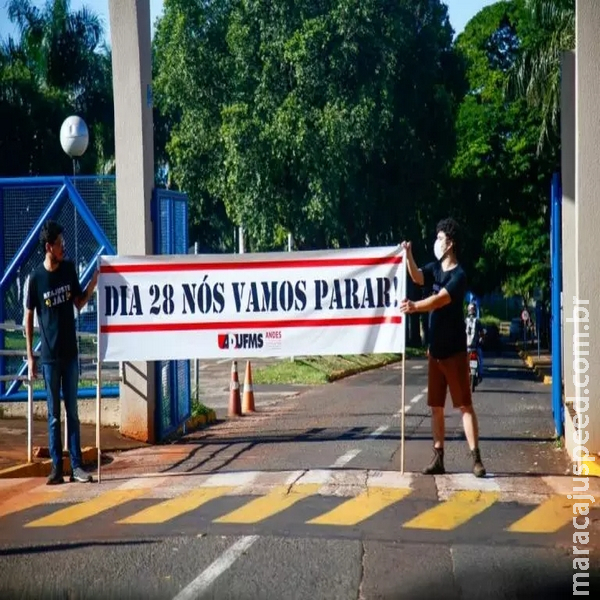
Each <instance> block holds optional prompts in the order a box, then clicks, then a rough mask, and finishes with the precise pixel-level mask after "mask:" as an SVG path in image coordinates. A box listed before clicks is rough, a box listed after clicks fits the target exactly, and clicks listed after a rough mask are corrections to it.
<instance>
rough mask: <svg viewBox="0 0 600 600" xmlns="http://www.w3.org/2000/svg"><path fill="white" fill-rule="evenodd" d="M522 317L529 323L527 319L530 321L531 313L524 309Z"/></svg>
mask: <svg viewBox="0 0 600 600" xmlns="http://www.w3.org/2000/svg"><path fill="white" fill-rule="evenodd" d="M521 319H522V320H523V321H524V322H525V323H527V321H529V313H528V312H527V311H526V310H525V309H524V310H523V312H522V313H521Z"/></svg>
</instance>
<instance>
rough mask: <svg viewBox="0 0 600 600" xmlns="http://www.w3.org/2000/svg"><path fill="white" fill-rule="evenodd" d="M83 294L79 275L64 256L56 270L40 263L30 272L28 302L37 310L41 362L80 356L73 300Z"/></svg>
mask: <svg viewBox="0 0 600 600" xmlns="http://www.w3.org/2000/svg"><path fill="white" fill-rule="evenodd" d="M81 295H82V290H81V285H80V284H79V278H78V277H77V272H76V270H75V265H74V264H73V263H72V262H71V261H68V260H63V261H62V262H61V263H60V264H59V266H58V268H57V269H55V270H54V271H48V270H47V269H46V268H45V267H44V265H41V266H40V267H38V268H37V269H36V270H35V271H34V272H33V273H32V274H31V278H30V280H29V288H28V291H27V305H26V306H27V308H28V309H29V310H36V311H37V315H38V321H39V327H40V338H41V342H42V349H41V361H42V362H44V363H50V362H55V361H57V360H69V359H72V358H76V357H77V332H76V331H75V314H74V311H75V308H74V305H73V300H74V299H75V298H77V297H78V296H81Z"/></svg>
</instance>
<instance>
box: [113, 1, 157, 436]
mask: <svg viewBox="0 0 600 600" xmlns="http://www.w3.org/2000/svg"><path fill="white" fill-rule="evenodd" d="M108 8H109V18H110V34H111V35H110V37H111V46H112V75H113V90H114V94H113V97H114V105H115V154H116V163H117V166H116V176H117V252H118V253H119V255H122V256H123V255H128V254H129V255H143V256H148V255H151V254H153V244H152V222H151V215H150V211H151V202H152V190H153V188H154V142H153V136H154V132H153V120H152V93H151V86H152V47H151V35H150V30H151V28H150V2H149V0H109V3H108ZM154 375H155V365H154V363H153V362H139V363H138V362H136V363H127V362H126V363H123V365H122V383H121V432H122V433H123V434H124V435H127V436H128V437H132V438H134V439H138V440H141V441H144V442H149V443H155V442H156V427H155V420H154V415H155V410H156V409H155V407H156V379H155V376H154Z"/></svg>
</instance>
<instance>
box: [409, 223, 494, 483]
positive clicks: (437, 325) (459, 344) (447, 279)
mask: <svg viewBox="0 0 600 600" xmlns="http://www.w3.org/2000/svg"><path fill="white" fill-rule="evenodd" d="M458 237H459V228H458V224H457V223H456V221H454V219H450V218H449V219H443V220H442V221H440V222H439V223H438V226H437V238H436V241H435V245H434V253H435V257H436V259H437V260H436V261H433V262H430V263H428V264H426V265H425V266H424V267H423V268H422V269H419V268H418V267H417V265H416V263H415V260H414V258H413V255H412V248H411V243H410V242H403V244H402V246H403V248H404V249H405V250H406V257H407V268H408V273H409V275H410V277H411V279H412V280H413V282H414V283H416V284H417V285H419V286H425V287H426V288H429V289H431V290H432V294H431V295H430V296H429V297H428V298H426V299H424V300H419V301H417V302H413V301H411V300H404V301H403V302H402V303H401V307H400V309H401V311H402V312H404V313H407V314H410V313H418V312H428V313H429V314H430V316H429V348H428V353H427V354H428V366H429V373H428V381H427V388H428V389H427V404H428V405H429V406H430V407H431V421H432V430H433V442H434V446H433V447H434V454H433V458H432V461H431V463H430V464H429V465H428V466H427V467H426V468H425V469H423V474H425V475H441V474H444V473H445V468H444V406H445V404H446V394H447V390H448V389H450V396H451V398H452V404H453V406H454V408H458V409H460V411H461V412H462V415H463V427H464V430H465V435H466V438H467V442H468V444H469V448H470V450H471V455H472V457H473V473H474V474H475V476H476V477H484V476H485V473H486V472H485V468H484V466H483V464H482V461H481V454H480V451H479V447H478V438H479V434H478V425H477V416H476V414H475V411H474V409H473V403H472V397H471V386H470V381H469V363H468V357H467V339H466V332H465V327H464V317H463V301H464V298H465V294H466V293H467V278H466V274H465V272H464V270H463V269H462V267H461V266H460V264H459V262H458V259H457V256H458Z"/></svg>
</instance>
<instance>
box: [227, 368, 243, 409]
mask: <svg viewBox="0 0 600 600" xmlns="http://www.w3.org/2000/svg"><path fill="white" fill-rule="evenodd" d="M241 414H242V408H241V400H240V382H239V379H238V372H237V361H235V360H234V361H233V362H232V363H231V383H230V384H229V416H230V417H239V416H241Z"/></svg>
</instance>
